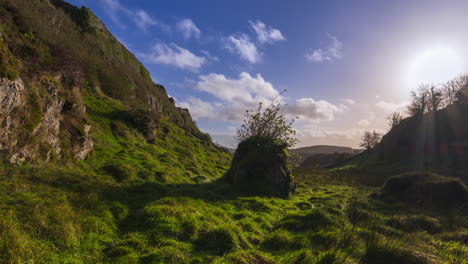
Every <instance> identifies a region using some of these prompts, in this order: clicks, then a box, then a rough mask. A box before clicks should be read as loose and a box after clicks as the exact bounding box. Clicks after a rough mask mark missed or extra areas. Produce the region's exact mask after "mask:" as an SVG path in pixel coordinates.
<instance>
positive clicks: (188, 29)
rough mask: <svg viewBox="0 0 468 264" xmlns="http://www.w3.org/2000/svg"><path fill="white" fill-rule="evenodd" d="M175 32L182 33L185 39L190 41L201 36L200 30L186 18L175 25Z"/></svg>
mask: <svg viewBox="0 0 468 264" xmlns="http://www.w3.org/2000/svg"><path fill="white" fill-rule="evenodd" d="M177 30H179V31H180V32H181V33H182V35H183V36H184V38H185V39H190V38H192V37H194V38H199V37H200V34H201V31H200V29H198V27H197V26H196V25H195V23H193V21H192V20H191V19H188V18H185V19H182V20H180V21H179V22H178V23H177Z"/></svg>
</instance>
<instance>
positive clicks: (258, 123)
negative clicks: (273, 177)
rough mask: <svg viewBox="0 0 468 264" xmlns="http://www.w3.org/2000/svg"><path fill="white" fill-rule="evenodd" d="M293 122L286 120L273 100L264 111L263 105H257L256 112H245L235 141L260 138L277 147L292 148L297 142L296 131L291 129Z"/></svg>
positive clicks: (279, 106) (282, 110)
mask: <svg viewBox="0 0 468 264" xmlns="http://www.w3.org/2000/svg"><path fill="white" fill-rule="evenodd" d="M294 120H295V119H291V120H289V121H288V120H287V118H286V113H285V112H284V108H283V107H281V102H280V101H279V100H274V101H273V102H272V103H271V104H270V106H268V107H267V108H265V109H263V103H259V105H258V108H257V109H256V110H247V111H246V113H245V118H244V123H243V124H242V125H241V127H240V128H239V129H238V130H237V137H236V139H237V141H238V142H242V141H244V140H246V139H249V138H251V137H261V138H267V139H269V140H272V141H274V142H276V143H277V144H279V145H285V146H287V147H292V146H294V145H295V144H296V143H297V142H298V140H297V139H296V131H295V130H294V129H293V128H292V125H293V123H294Z"/></svg>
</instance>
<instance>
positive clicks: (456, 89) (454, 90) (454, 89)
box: [444, 74, 468, 105]
mask: <svg viewBox="0 0 468 264" xmlns="http://www.w3.org/2000/svg"><path fill="white" fill-rule="evenodd" d="M466 87H468V74H464V75H460V76H458V77H457V78H455V79H453V80H451V81H449V82H447V83H446V84H445V85H444V103H445V105H450V104H453V103H455V102H456V101H457V100H459V99H460V98H461V97H462V93H461V90H462V89H463V88H465V89H466Z"/></svg>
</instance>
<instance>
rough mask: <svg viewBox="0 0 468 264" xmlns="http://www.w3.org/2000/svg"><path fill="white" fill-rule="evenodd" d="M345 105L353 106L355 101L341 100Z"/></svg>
mask: <svg viewBox="0 0 468 264" xmlns="http://www.w3.org/2000/svg"><path fill="white" fill-rule="evenodd" d="M343 101H344V102H345V103H346V104H349V105H354V104H356V101H354V100H353V99H344V100H343Z"/></svg>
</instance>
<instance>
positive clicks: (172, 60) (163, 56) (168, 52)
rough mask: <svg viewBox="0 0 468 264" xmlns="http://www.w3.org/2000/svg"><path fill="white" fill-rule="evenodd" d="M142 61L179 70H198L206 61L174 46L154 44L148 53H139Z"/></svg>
mask: <svg viewBox="0 0 468 264" xmlns="http://www.w3.org/2000/svg"><path fill="white" fill-rule="evenodd" d="M138 55H139V57H141V58H142V59H143V60H145V61H147V62H149V63H154V64H168V65H173V66H176V67H178V68H181V69H190V70H198V69H199V68H200V67H202V66H203V64H204V63H205V61H206V59H205V58H204V57H201V56H197V55H195V54H193V53H192V52H190V51H189V50H186V49H184V48H181V47H179V46H177V45H176V44H170V45H167V44H164V43H157V44H155V45H154V46H153V47H152V49H151V51H150V52H149V53H139V54H138Z"/></svg>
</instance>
